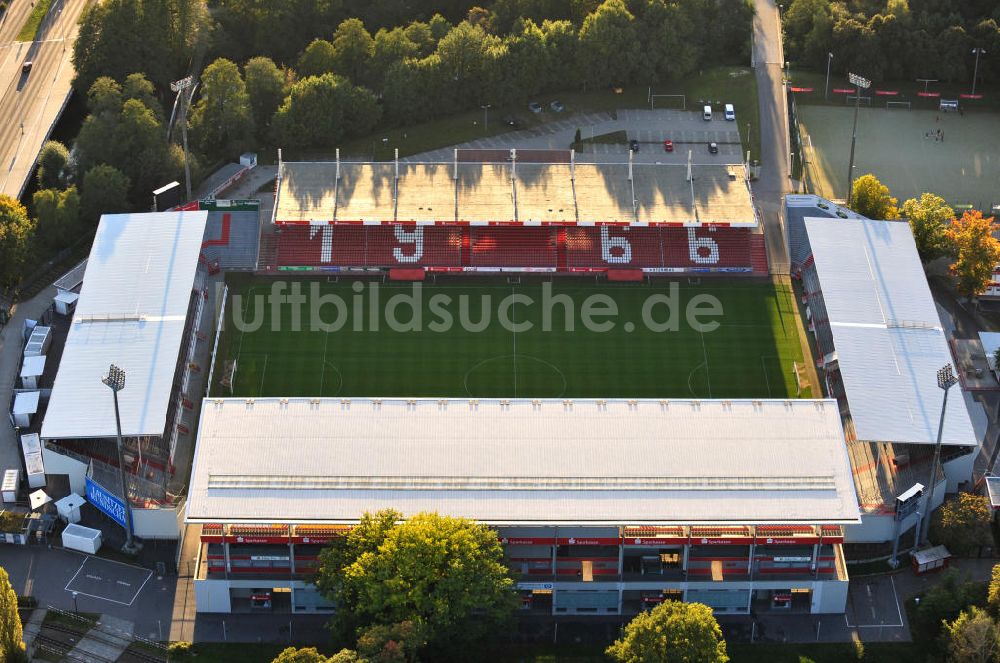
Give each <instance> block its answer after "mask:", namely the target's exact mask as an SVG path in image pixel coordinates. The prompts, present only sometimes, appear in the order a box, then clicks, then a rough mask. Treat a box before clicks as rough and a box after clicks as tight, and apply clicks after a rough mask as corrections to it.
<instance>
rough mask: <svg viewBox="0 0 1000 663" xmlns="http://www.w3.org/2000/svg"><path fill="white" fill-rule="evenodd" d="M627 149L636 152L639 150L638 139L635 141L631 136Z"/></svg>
mask: <svg viewBox="0 0 1000 663" xmlns="http://www.w3.org/2000/svg"><path fill="white" fill-rule="evenodd" d="M628 149H630V150H632V151H633V152H638V151H639V141H637V140H636V139H635V138H633V139H632V140H630V141H629V142H628Z"/></svg>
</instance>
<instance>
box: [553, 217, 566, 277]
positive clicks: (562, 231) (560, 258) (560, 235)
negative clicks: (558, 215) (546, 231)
mask: <svg viewBox="0 0 1000 663" xmlns="http://www.w3.org/2000/svg"><path fill="white" fill-rule="evenodd" d="M566 266H567V260H566V228H564V227H560V228H559V229H558V231H557V232H556V269H558V270H559V271H560V272H565V271H566Z"/></svg>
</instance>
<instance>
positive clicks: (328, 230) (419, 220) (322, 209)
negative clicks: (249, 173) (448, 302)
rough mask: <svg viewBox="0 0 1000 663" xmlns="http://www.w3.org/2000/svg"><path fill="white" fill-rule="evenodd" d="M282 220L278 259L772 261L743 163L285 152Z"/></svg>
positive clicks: (514, 264)
mask: <svg viewBox="0 0 1000 663" xmlns="http://www.w3.org/2000/svg"><path fill="white" fill-rule="evenodd" d="M501 155H505V158H502V156H501ZM543 157H544V159H546V160H547V161H546V162H540V159H541V158H543ZM490 159H493V160H490ZM273 221H274V227H275V230H276V232H277V239H276V248H275V255H274V259H273V262H274V266H276V267H278V268H282V267H286V268H287V267H313V268H352V267H383V268H391V267H400V266H404V267H420V268H425V269H443V270H449V271H462V270H465V271H476V270H495V269H508V270H518V269H522V270H524V269H527V270H532V271H538V270H544V271H574V270H582V271H587V270H607V269H643V270H645V271H650V272H657V271H663V272H672V271H676V272H685V271H729V272H754V273H758V274H763V273H766V272H767V260H766V252H765V250H764V241H763V235H762V234H761V230H760V226H759V223H758V219H757V215H756V212H755V209H754V205H753V200H752V196H751V192H750V187H749V183H748V180H747V174H746V171H745V169H744V167H743V165H742V164H731V165H703V164H699V165H688V166H685V165H683V164H680V165H678V164H674V165H663V164H632V163H618V164H592V163H588V164H580V163H575V161H574V158H573V155H572V152H571V151H557V150H547V151H544V152H542V153H541V154H537V153H533V152H531V151H520V150H511V151H510V152H506V151H497V150H492V151H491V150H484V151H474V152H472V153H469V154H464V153H460V152H459V151H456V155H455V160H454V161H453V162H451V163H401V162H390V163H353V162H343V161H339V160H338V161H334V162H310V163H302V162H298V163H296V162H281V163H280V164H279V171H278V181H277V200H276V202H275V208H274V217H273Z"/></svg>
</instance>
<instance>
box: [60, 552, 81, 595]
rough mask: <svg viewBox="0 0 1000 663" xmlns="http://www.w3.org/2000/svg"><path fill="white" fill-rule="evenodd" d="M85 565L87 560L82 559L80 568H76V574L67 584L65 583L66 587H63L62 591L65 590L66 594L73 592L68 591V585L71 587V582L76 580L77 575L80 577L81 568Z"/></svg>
mask: <svg viewBox="0 0 1000 663" xmlns="http://www.w3.org/2000/svg"><path fill="white" fill-rule="evenodd" d="M86 563H87V559H84V560H83V561H82V562H80V568H78V569H77V570H76V573H74V574H73V577H72V578H70V579H69V582H67V583H66V586H65V587H63V589H64V590H66V591H67V592H71V591H73V590H72V589H70V588H69V586H70V585H72V584H73V581H74V580H76V577H77V576H78V575H80V571H83V567H84V565H85V564H86Z"/></svg>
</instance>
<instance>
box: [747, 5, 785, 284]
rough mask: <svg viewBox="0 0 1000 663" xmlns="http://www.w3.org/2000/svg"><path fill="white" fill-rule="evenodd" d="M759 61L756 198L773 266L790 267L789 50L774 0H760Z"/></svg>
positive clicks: (756, 22) (755, 37)
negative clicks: (785, 224)
mask: <svg viewBox="0 0 1000 663" xmlns="http://www.w3.org/2000/svg"><path fill="white" fill-rule="evenodd" d="M754 8H755V9H756V12H757V13H756V15H755V16H754V21H753V51H754V53H753V62H754V70H755V72H756V76H757V97H758V102H759V104H760V147H761V168H760V176H759V178H758V179H757V181H756V182H754V184H753V191H754V198H755V202H756V203H757V207H758V209H759V210H760V211H761V214H762V216H763V221H764V233H765V236H766V239H767V257H768V262H769V263H770V265H771V272H772V273H773V272H778V273H787V272H788V250H787V247H786V245H785V238H784V232H783V230H782V215H781V206H782V197H783V196H784V194H786V193H788V192H789V191H791V180H790V179H789V164H788V152H789V148H788V112H787V110H786V108H785V104H786V100H785V90H784V84H783V80H782V79H783V76H782V64H783V60H784V50H783V47H782V44H781V24H780V20H779V16H778V6H777V4H775V2H774V0H754Z"/></svg>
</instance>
